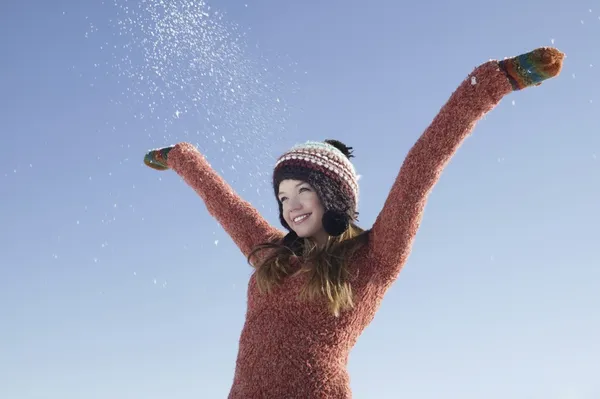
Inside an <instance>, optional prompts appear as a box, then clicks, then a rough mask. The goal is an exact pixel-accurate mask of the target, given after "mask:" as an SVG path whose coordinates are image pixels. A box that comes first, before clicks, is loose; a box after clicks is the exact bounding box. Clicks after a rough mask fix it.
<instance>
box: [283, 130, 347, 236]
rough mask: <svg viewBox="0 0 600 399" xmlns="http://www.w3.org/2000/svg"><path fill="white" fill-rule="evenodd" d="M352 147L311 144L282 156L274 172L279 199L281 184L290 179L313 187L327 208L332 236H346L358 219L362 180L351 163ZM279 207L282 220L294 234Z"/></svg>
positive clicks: (327, 227) (325, 217) (325, 219)
mask: <svg viewBox="0 0 600 399" xmlns="http://www.w3.org/2000/svg"><path fill="white" fill-rule="evenodd" d="M351 150H352V147H347V146H346V145H345V144H343V143H342V142H340V141H337V140H325V141H324V142H318V141H307V142H306V143H304V144H298V145H295V146H294V147H292V148H291V149H290V150H289V151H288V152H286V153H285V154H283V155H281V156H280V157H279V159H278V160H277V163H276V164H275V170H274V171H273V188H274V190H275V195H276V196H277V194H278V191H279V184H280V183H281V182H282V181H283V180H286V179H293V180H302V181H305V182H307V183H308V184H310V185H311V186H312V187H313V188H314V189H315V191H316V192H317V195H318V196H319V199H320V200H321V203H322V204H323V207H324V208H325V213H324V215H323V228H324V229H325V231H326V232H327V234H329V235H331V236H339V235H341V234H342V233H344V232H345V231H346V230H347V229H348V226H349V225H350V222H351V221H354V220H356V218H357V216H358V212H357V209H358V177H357V175H356V171H355V169H354V165H352V162H350V158H352V157H353V155H352V151H351ZM278 203H279V220H280V221H281V224H282V225H283V226H284V227H285V228H286V229H288V230H289V231H290V232H291V231H292V229H291V228H290V226H289V225H288V224H287V223H286V221H285V219H284V218H283V206H282V204H281V202H280V201H278Z"/></svg>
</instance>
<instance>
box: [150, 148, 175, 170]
mask: <svg viewBox="0 0 600 399" xmlns="http://www.w3.org/2000/svg"><path fill="white" fill-rule="evenodd" d="M172 149H173V146H171V147H164V148H159V149H156V150H151V151H149V152H148V153H147V154H146V156H144V163H145V164H146V165H147V166H149V167H151V168H152V169H156V170H167V169H169V166H168V165H167V156H168V155H169V152H170V151H171V150H172Z"/></svg>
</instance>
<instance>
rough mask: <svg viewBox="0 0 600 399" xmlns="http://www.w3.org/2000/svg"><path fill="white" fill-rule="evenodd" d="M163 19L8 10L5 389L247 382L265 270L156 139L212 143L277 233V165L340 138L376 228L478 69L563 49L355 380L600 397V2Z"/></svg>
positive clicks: (465, 392) (225, 11) (520, 96)
mask: <svg viewBox="0 0 600 399" xmlns="http://www.w3.org/2000/svg"><path fill="white" fill-rule="evenodd" d="M167 3H168V4H170V7H171V8H169V9H168V10H167V12H166V13H163V11H161V9H160V7H159V6H158V2H157V1H155V0H152V1H150V0H148V1H146V2H145V3H141V2H134V1H125V0H112V1H107V2H101V1H91V0H77V1H75V0H59V1H52V2H47V1H41V0H35V1H32V2H17V1H10V2H6V4H5V5H4V6H3V8H2V12H1V13H0V48H1V49H2V62H0V88H1V91H0V134H1V137H2V152H1V154H2V155H1V157H0V159H1V160H2V161H1V162H0V198H1V206H0V225H1V226H2V229H0V253H1V257H0V273H1V274H0V326H1V328H0V397H1V398H6V399H81V398H86V399H97V398H98V399H100V398H101V399H107V398H111V399H120V398H124V399H125V398H127V399H129V398H131V399H135V398H140V399H142V398H143V399H159V398H160V399H163V398H171V399H185V398H224V397H226V395H227V393H228V392H229V388H230V385H231V381H232V377H233V372H234V365H235V358H236V353H237V344H238V338H239V334H240V331H241V328H242V325H243V322H244V313H245V302H246V285H247V281H248V277H249V275H250V272H251V269H250V267H249V266H248V265H247V264H246V261H245V259H244V257H243V256H242V255H241V254H240V252H239V251H238V250H237V248H235V246H234V245H233V244H232V242H231V240H230V239H229V238H228V237H227V235H226V234H225V233H224V232H223V230H222V229H221V228H220V227H219V226H218V225H217V223H216V222H215V221H214V220H213V219H212V218H211V217H210V216H209V215H208V213H207V212H206V209H205V207H204V205H203V203H202V201H201V200H200V199H199V198H198V197H197V196H196V194H195V193H194V192H193V191H192V190H191V189H190V188H189V187H187V186H186V185H185V184H184V183H183V182H182V181H181V180H180V179H179V178H178V177H177V176H176V175H175V174H174V173H172V172H163V173H160V172H157V171H153V170H151V169H149V168H146V167H145V166H144V165H143V163H142V159H143V156H144V153H145V152H146V151H147V150H148V149H150V148H156V147H160V146H164V145H168V144H173V143H176V142H179V141H190V142H192V143H194V144H196V145H198V146H199V148H200V149H201V151H202V152H203V153H204V154H206V156H207V157H208V158H209V160H210V162H211V163H212V165H213V166H214V167H215V168H216V169H217V170H218V171H219V173H221V174H222V175H223V176H224V177H225V178H226V179H227V181H228V182H230V184H231V185H232V186H233V187H234V188H235V190H236V191H238V192H239V193H240V194H241V195H242V196H243V197H244V198H245V199H247V200H249V201H250V202H252V204H254V205H255V206H256V207H258V208H259V209H260V210H261V212H263V213H264V215H265V217H267V219H268V220H269V221H271V222H272V223H278V218H277V208H276V202H275V199H274V197H273V195H272V192H271V191H270V187H269V183H268V181H269V177H270V173H271V170H272V166H273V163H274V160H275V157H276V156H277V155H279V153H281V152H282V151H284V150H285V149H287V148H288V147H289V146H291V145H293V144H295V143H297V142H301V141H305V140H309V139H315V140H322V139H325V138H337V139H339V140H342V141H344V142H346V143H347V144H348V145H351V146H353V147H354V149H355V155H356V158H354V160H355V165H356V167H357V169H358V172H359V173H360V174H361V176H362V178H361V198H360V209H359V210H360V213H361V224H362V226H364V227H370V226H371V224H372V223H373V221H374V220H375V218H376V216H377V213H378V211H379V210H380V209H381V206H382V205H383V203H384V201H385V198H386V196H387V194H388V190H389V189H390V187H391V184H392V183H393V181H394V178H395V176H396V174H397V173H398V170H399V168H400V166H401V163H402V160H403V159H404V157H405V155H406V153H407V152H408V150H409V149H410V147H411V145H412V144H413V143H414V142H415V141H416V140H417V138H418V137H419V135H420V134H421V133H422V132H423V130H424V129H425V128H426V127H427V125H428V124H429V123H430V121H431V120H432V118H433V117H434V116H435V115H436V113H437V112H438V110H439V109H440V107H441V106H442V105H443V104H444V103H445V101H446V100H447V99H448V97H449V95H450V94H451V93H452V91H453V90H454V89H455V88H456V87H457V86H458V84H460V82H461V81H462V79H464V78H465V77H466V76H467V74H469V72H470V71H471V70H472V69H473V68H474V67H476V66H477V65H479V64H480V63H482V62H485V61H487V60H488V59H491V58H497V59H498V58H503V57H505V56H512V55H517V54H520V53H523V52H527V51H529V50H532V49H534V48H536V47H539V46H548V45H552V44H553V43H554V45H555V46H557V47H558V48H560V49H561V50H562V51H564V52H566V53H567V58H566V60H565V64H564V69H563V72H562V74H561V76H560V77H559V78H558V79H554V80H552V81H547V82H546V83H545V84H544V85H542V86H541V87H538V88H534V89H529V90H526V91H522V92H518V93H512V94H511V95H509V96H508V97H506V98H505V99H504V100H503V101H502V103H501V104H500V105H499V106H498V107H497V108H496V109H494V110H493V111H492V112H491V113H490V114H488V115H487V117H486V118H485V120H483V121H482V122H481V123H479V124H478V126H477V127H476V129H475V132H474V134H473V136H472V137H471V138H469V139H468V140H467V141H466V142H465V144H464V145H463V146H462V147H461V148H460V150H459V151H458V153H457V154H456V156H455V157H454V158H453V160H452V162H451V163H450V164H449V165H448V167H447V169H446V170H445V172H444V173H443V175H442V178H441V180H440V182H439V184H438V185H437V186H436V187H435V189H434V191H433V193H432V195H431V196H430V199H429V202H428V206H427V208H426V211H425V216H424V220H423V223H422V227H421V229H420V231H419V233H418V235H417V239H416V242H415V245H414V249H413V252H412V255H411V257H410V259H409V261H408V263H407V265H406V267H405V268H404V270H403V272H402V273H401V275H400V277H399V279H398V281H397V282H396V284H395V285H394V286H393V287H392V288H391V290H390V291H389V293H388V295H387V297H386V299H385V300H384V302H383V305H382V307H381V310H380V311H379V313H378V315H377V316H376V318H375V320H374V321H373V323H372V324H371V325H370V326H369V328H368V329H367V330H366V331H365V332H364V334H363V335H362V336H361V338H360V339H359V342H358V344H357V345H356V347H355V349H354V351H353V352H352V354H351V358H350V364H349V371H350V374H351V381H352V382H351V385H352V389H353V392H354V397H355V398H378V399H384V398H411V399H434V398H435V399H438V398H461V399H475V398H477V399H481V398H488V399H495V398H519V399H520V398H523V399H525V398H527V399H593V398H600V383H599V382H598V378H597V376H598V370H600V360H599V359H600V341H599V340H598V337H599V336H600V312H598V308H599V307H600V290H599V289H598V281H599V279H600V267H599V266H600V257H599V256H598V251H597V248H598V247H597V245H598V244H597V243H598V234H599V232H598V226H599V225H600V210H599V207H598V198H599V197H600V179H599V177H600V137H599V136H598V131H599V128H600V116H599V115H600V113H599V110H600V108H599V106H600V92H599V88H600V74H599V73H600V51H598V49H599V48H600V6H598V7H595V5H596V6H597V4H594V2H592V1H582V0H574V1H571V2H570V3H568V2H564V1H561V2H559V1H541V0H531V1H528V2H522V1H516V0H507V1H503V2H481V1H474V0H459V1H453V2H441V1H423V2H421V3H417V2H400V1H392V0H371V1H370V3H368V5H367V2H365V1H354V0H350V1H348V0H347V1H338V0H333V1H327V2H323V1H314V0H310V1H303V2H289V1H261V0H248V1H247V2H245V3H244V2H238V1H232V0H215V1H211V2H210V3H208V4H202V3H196V6H195V7H191V8H187V9H186V7H185V3H186V2H185V1H184V0H170V3H169V2H167ZM209 6H210V9H209ZM127 7H129V8H127ZM590 8H591V9H590ZM203 12H204V13H206V15H203V14H202V13H203ZM211 68H212V69H211Z"/></svg>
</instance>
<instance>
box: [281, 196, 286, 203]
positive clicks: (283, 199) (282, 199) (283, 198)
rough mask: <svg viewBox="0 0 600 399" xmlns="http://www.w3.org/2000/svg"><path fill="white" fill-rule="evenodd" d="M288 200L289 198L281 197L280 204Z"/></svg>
mask: <svg viewBox="0 0 600 399" xmlns="http://www.w3.org/2000/svg"><path fill="white" fill-rule="evenodd" d="M286 199H287V197H281V198H279V202H283V201H285V200H286Z"/></svg>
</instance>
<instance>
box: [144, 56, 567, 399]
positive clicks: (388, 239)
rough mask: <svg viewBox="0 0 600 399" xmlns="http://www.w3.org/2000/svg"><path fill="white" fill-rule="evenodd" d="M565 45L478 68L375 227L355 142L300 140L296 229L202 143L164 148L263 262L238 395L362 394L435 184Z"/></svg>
mask: <svg viewBox="0 0 600 399" xmlns="http://www.w3.org/2000/svg"><path fill="white" fill-rule="evenodd" d="M563 58H564V56H563V54H562V53H561V52H560V51H558V50H556V49H554V48H538V49H536V50H534V51H532V52H529V53H526V54H522V55H520V56H517V57H513V58H510V59H505V60H503V61H488V62H486V63H484V64H482V65H480V66H479V67H477V68H476V69H475V70H474V71H473V72H472V73H471V74H470V75H469V76H468V77H467V78H466V79H465V80H464V81H463V82H462V84H461V85H460V86H459V87H458V89H457V90H456V91H455V92H454V93H453V94H452V96H451V97H450V99H449V100H448V102H447V103H446V104H445V105H444V107H443V108H442V109H441V110H440V112H439V114H438V115H437V116H436V117H435V118H434V120H433V121H432V123H431V125H430V126H429V127H428V128H427V130H426V131H425V132H424V133H423V135H422V136H421V137H420V138H419V140H418V141H417V142H416V144H415V145H414V146H413V148H412V149H411V150H410V152H409V153H408V155H407V158H406V160H405V161H404V163H403V164H402V167H401V169H400V172H399V174H398V176H397V178H396V181H395V183H394V185H393V187H392V189H391V192H390V193H389V196H388V198H387V200H386V202H385V204H384V207H383V209H382V210H381V213H380V214H379V215H378V217H377V219H376V220H375V223H374V225H373V226H372V228H371V229H369V230H367V231H364V230H362V229H361V228H360V227H358V226H357V225H356V216H357V211H356V210H357V203H358V183H357V175H356V173H355V170H354V167H353V165H352V163H351V162H350V158H351V157H352V154H351V151H350V150H351V148H349V147H346V146H345V145H344V144H343V143H341V142H339V141H335V140H327V141H325V142H307V143H305V144H302V145H297V146H295V147H293V148H292V149H291V150H290V151H289V152H287V153H285V154H283V155H282V156H281V157H280V158H279V159H278V161H277V163H276V166H275V170H274V173H273V188H274V191H275V195H276V198H277V201H278V204H279V217H280V220H281V223H282V225H283V226H284V227H285V228H286V230H287V233H284V232H281V231H280V230H278V229H276V228H274V227H272V226H270V225H269V224H268V223H267V222H266V221H265V219H263V218H262V217H261V215H260V214H259V213H258V212H257V211H256V210H255V209H254V208H253V207H252V206H251V205H250V204H249V203H248V202H246V201H244V200H242V199H241V198H240V197H239V196H238V195H237V194H236V193H235V192H233V191H232V189H231V187H230V186H228V185H227V183H225V181H223V179H222V178H221V177H220V176H218V175H217V174H216V172H215V171H213V169H212V168H211V167H210V166H209V164H208V163H207V161H206V160H205V159H204V158H203V156H202V155H201V154H200V153H199V152H198V151H197V150H196V149H195V148H194V147H193V146H191V145H190V144H187V143H180V144H177V145H175V146H172V147H167V148H162V149H157V150H152V151H150V152H149V153H148V154H146V157H145V159H144V161H145V163H146V164H147V165H148V166H150V167H152V168H155V169H158V170H166V169H173V170H174V171H175V172H177V173H178V174H179V175H180V176H181V177H182V178H183V179H184V180H185V182H186V183H187V184H189V185H190V186H191V187H192V188H193V189H194V190H195V191H196V192H197V193H198V194H199V195H200V197H201V198H202V199H203V200H204V201H205V203H206V206H207V208H208V211H209V212H210V214H211V215H212V216H214V217H215V218H216V219H217V220H218V222H219V223H220V224H221V225H222V226H223V228H224V229H225V230H226V231H227V233H228V234H229V235H230V236H231V238H232V239H233V241H234V242H235V243H236V245H237V246H238V247H239V248H240V250H241V251H242V253H243V254H244V255H245V256H247V257H248V260H249V263H250V264H251V265H252V266H253V267H254V269H255V271H254V273H253V275H252V276H251V278H250V282H249V286H248V304H247V306H248V309H247V314H246V321H245V325H244V328H243V331H242V333H241V337H240V341H239V352H238V358H237V362H236V371H235V376H234V380H233V386H232V388H231V391H230V394H229V398H350V397H351V396H352V394H351V391H350V384H349V376H348V374H347V370H346V364H347V360H348V355H349V352H350V351H351V349H352V348H353V346H354V344H355V343H356V341H357V339H358V337H359V335H360V334H361V333H362V331H363V330H364V329H365V327H367V325H368V324H369V323H370V322H371V320H372V319H373V317H374V315H375V312H376V311H377V309H378V307H379V305H380V303H381V301H382V299H383V297H384V294H385V293H386V291H387V290H388V288H389V287H390V286H391V284H392V283H393V282H394V281H395V280H396V278H397V277H398V274H399V273H400V270H401V268H402V267H403V265H404V264H405V262H406V260H407V258H408V255H409V252H410V250H411V245H412V242H413V239H414V237H415V234H416V232H417V229H418V227H419V224H420V221H421V216H422V213H423V209H424V207H425V203H426V200H427V197H428V195H429V192H430V191H431V189H432V188H433V186H434V184H435V183H436V181H437V180H438V178H439V176H440V174H441V172H442V169H443V168H444V166H445V165H446V164H447V163H448V161H449V160H450V158H451V157H452V156H453V154H454V153H455V151H456V150H457V148H458V147H459V146H460V144H461V143H462V141H463V140H464V139H465V137H467V135H469V133H470V132H471V131H472V129H473V128H474V126H475V124H476V123H477V121H478V120H479V119H480V118H481V117H482V116H483V115H484V114H486V113H487V112H489V111H491V110H492V109H493V108H494V107H495V106H496V105H497V104H498V103H499V102H500V100H501V99H502V98H503V97H504V96H505V95H507V94H509V93H511V92H512V91H517V90H521V89H524V88H526V87H530V86H535V85H539V84H541V82H542V81H544V80H546V79H548V78H551V77H554V76H557V75H558V74H559V73H560V70H561V68H562V61H563Z"/></svg>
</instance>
